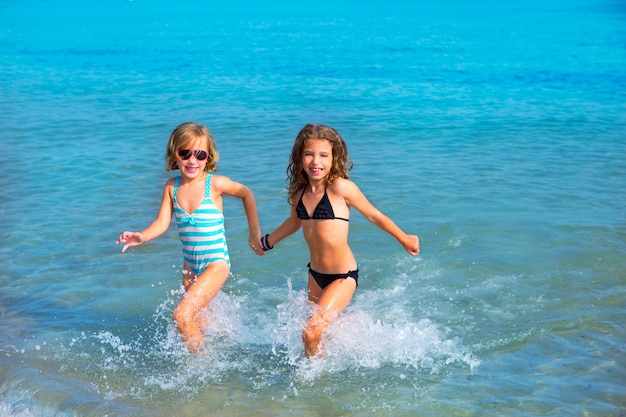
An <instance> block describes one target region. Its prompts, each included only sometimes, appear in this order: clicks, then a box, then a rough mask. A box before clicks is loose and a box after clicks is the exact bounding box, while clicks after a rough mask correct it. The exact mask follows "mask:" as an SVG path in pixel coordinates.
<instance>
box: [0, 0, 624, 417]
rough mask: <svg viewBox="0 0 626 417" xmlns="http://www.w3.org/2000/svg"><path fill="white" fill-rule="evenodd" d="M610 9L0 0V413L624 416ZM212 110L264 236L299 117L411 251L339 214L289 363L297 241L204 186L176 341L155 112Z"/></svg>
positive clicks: (619, 185) (227, 158)
mask: <svg viewBox="0 0 626 417" xmlns="http://www.w3.org/2000/svg"><path fill="white" fill-rule="evenodd" d="M625 12H626V9H625V8H624V6H622V5H621V3H620V2H617V1H601V2H592V1H585V0H576V1H574V2H568V3H567V4H565V3H563V2H559V1H556V0H554V1H552V0H551V1H542V2H534V1H531V2H525V3H523V4H513V3H511V4H509V3H506V2H505V3H502V2H482V3H480V4H471V5H470V4H469V3H465V2H460V1H452V0H448V1H445V2H443V3H439V4H438V5H427V4H423V3H422V2H403V1H392V2H384V3H383V2H366V3H362V2H359V3H356V2H345V3H342V4H334V3H324V2H322V3H316V4H315V5H312V4H308V3H305V4H299V5H298V6H297V7H296V5H294V4H291V3H287V2H278V3H273V4H272V6H267V5H263V6H261V5H257V4H256V3H253V2H244V1H235V2H231V3H228V5H215V4H213V3H212V2H195V1H187V2H182V3H180V2H179V3H176V5H173V4H169V3H168V2H160V1H155V2H146V1H139V0H135V1H127V2H122V1H115V2H96V3H90V4H89V6H87V5H86V4H83V3H82V2H73V1H69V0H65V1H60V2H54V3H46V2H39V1H35V0H27V1H23V2H17V1H8V2H4V3H3V4H2V5H0V85H1V86H2V90H3V92H2V94H0V122H1V123H2V126H3V127H4V129H2V132H0V150H1V151H2V152H0V162H2V163H3V165H4V166H5V170H4V171H3V173H1V174H0V184H2V190H3V192H2V194H1V196H0V201H1V204H0V222H1V225H2V229H3V234H2V236H3V237H2V245H1V246H0V265H1V266H0V271H1V273H0V280H1V281H0V282H1V285H0V317H1V318H2V320H1V321H0V323H1V324H0V326H1V327H0V415H8V416H44V415H45V416H51V415H55V416H104V415H109V416H113V415H115V416H118V415H119V416H122V415H129V416H131V415H132V416H143V415H145V416H171V415H177V416H237V415H249V414H251V413H254V414H255V415H267V416H270V415H272V416H288V415H299V416H365V415H380V416H404V415H407V416H408V415H411V416H413V415H419V416H440V415H449V416H474V415H480V416H485V415H487V416H491V415H493V416H500V415H517V416H535V415H543V416H545V415H554V416H557V415H558V416H562V415H572V416H578V415H594V416H595V415H598V416H605V415H606V416H618V415H623V414H624V412H625V409H626V395H624V394H623V382H624V380H626V366H625V365H626V363H625V360H624V355H623V351H624V340H625V336H626V332H625V331H624V325H623V324H624V317H625V315H624V313H625V310H626V308H625V306H626V303H625V281H624V275H625V271H626V262H625V261H624V259H625V257H624V254H625V253H626V244H625V242H626V216H625V212H624V207H625V206H626V193H625V192H624V189H626V187H625V185H626V163H625V162H624V161H625V159H624V155H626V93H625V91H626V90H624V89H623V85H626V70H625V68H626V65H625V63H626V48H625V45H626V43H625V40H626V26H624V21H625V17H626V14H625ZM187 120H195V121H200V122H203V123H205V124H207V125H208V126H209V127H210V128H211V129H212V131H213V133H214V135H215V137H216V139H217V143H218V149H219V151H220V154H221V160H220V163H219V165H218V167H219V172H220V173H222V174H224V175H227V176H229V177H231V178H233V179H235V180H238V181H241V182H243V183H244V184H246V185H248V186H249V187H250V188H251V189H252V190H253V191H254V192H255V195H256V198H257V203H258V206H259V210H260V215H261V221H262V224H263V228H264V230H265V231H267V232H269V231H271V230H273V229H274V228H275V227H277V226H278V225H279V224H280V222H281V221H282V220H283V219H284V218H285V217H286V216H287V214H288V206H287V204H286V201H285V185H286V184H285V168H286V164H287V160H288V156H289V151H290V148H291V144H292V141H293V139H294V138H295V136H296V134H297V132H298V130H299V129H300V128H301V127H302V125H303V124H304V123H307V122H319V123H326V124H329V125H332V126H334V127H336V128H337V129H338V130H339V132H340V133H341V134H342V135H343V137H344V138H345V139H346V141H347V143H348V145H349V150H350V155H351V157H352V159H353V160H354V163H355V167H354V169H353V171H352V172H351V178H352V179H353V180H354V181H355V182H356V183H357V184H358V185H359V186H360V187H361V189H362V190H363V191H364V192H365V193H366V195H367V196H368V197H369V198H370V200H371V201H372V202H373V203H374V204H375V205H376V206H377V207H378V208H380V209H381V210H382V211H384V212H385V213H386V214H388V215H389V216H390V217H391V218H392V219H394V220H395V221H396V222H397V223H398V224H399V225H400V226H401V227H402V228H403V229H405V230H406V231H407V232H411V233H417V234H418V235H419V236H420V239H421V242H422V253H421V254H420V255H419V256H417V257H414V258H411V257H410V256H408V255H407V254H406V253H405V252H404V250H403V249H402V248H401V247H400V246H399V245H398V244H397V243H396V242H395V241H394V240H393V239H392V238H391V237H390V236H387V235H386V234H384V232H382V231H380V230H378V229H377V228H376V227H375V226H373V225H371V224H369V223H367V221H365V220H364V219H363V218H362V217H361V216H360V215H359V214H358V213H356V212H353V213H352V216H351V235H350V242H351V245H352V247H353V250H354V252H355V254H356V256H357V259H358V261H359V268H360V270H361V274H360V280H359V288H358V289H357V292H356V293H355V296H354V298H353V300H352V302H351V304H350V306H349V307H348V309H347V310H346V311H345V312H344V313H343V314H342V315H341V316H340V318H339V319H338V320H337V321H336V322H335V323H334V324H333V325H332V326H331V328H330V329H329V331H328V338H327V340H326V342H325V345H326V350H327V355H326V356H325V358H323V359H322V360H319V361H315V362H310V361H308V360H305V359H303V352H302V343H301V339H300V332H301V329H302V325H303V323H304V321H305V320H306V317H307V314H308V310H307V305H306V301H305V299H306V281H305V277H306V264H307V262H308V259H307V254H306V253H307V250H306V246H305V244H304V242H303V240H302V237H301V235H300V234H299V233H298V234H297V235H295V236H293V237H291V238H289V239H288V240H286V241H284V242H281V244H280V245H277V247H276V248H275V249H274V250H273V251H272V252H270V253H269V254H268V255H267V256H266V257H264V258H258V257H256V256H255V255H254V254H252V253H251V252H250V251H249V249H248V247H247V230H246V227H247V225H246V222H245V216H244V214H243V210H242V208H241V205H240V204H239V203H238V202H237V201H227V202H226V207H225V213H226V222H227V225H226V228H227V236H228V241H229V247H230V252H231V258H232V262H233V268H232V277H231V278H230V279H229V281H228V282H227V284H226V285H225V287H224V289H223V291H222V292H221V293H220V294H219V296H218V297H217V298H216V299H215V300H214V302H213V303H212V304H211V307H210V310H209V311H208V312H207V314H208V319H209V323H210V325H209V326H208V327H207V328H206V329H205V332H206V346H205V350H204V351H203V353H202V354H201V355H199V356H192V355H189V354H188V353H187V352H186V351H185V350H184V349H183V347H182V345H181V342H180V340H179V338H178V335H177V333H176V330H175V328H174V326H173V324H172V320H171V312H172V309H173V307H174V306H175V305H176V303H177V302H178V299H179V298H180V296H181V290H180V272H181V271H180V269H181V263H182V260H181V253H180V250H181V249H180V243H179V241H178V238H177V235H176V231H175V228H172V229H171V230H170V231H169V232H168V233H167V234H166V235H164V236H162V237H161V238H160V239H158V240H156V241H153V242H150V243H149V244H147V245H145V246H143V247H141V248H133V249H131V250H130V251H129V252H127V253H124V254H122V253H121V252H120V248H119V247H116V246H115V244H114V242H115V240H116V239H117V236H118V235H119V233H120V232H121V231H123V230H137V229H142V228H143V227H145V226H146V225H147V224H149V223H150V222H151V221H152V219H153V218H154V216H155V215H156V212H157V209H158V204H159V202H160V196H161V192H162V187H163V184H164V182H165V181H166V180H167V178H169V177H170V176H171V175H173V173H167V172H165V170H164V162H163V154H164V151H165V143H166V141H167V137H168V135H169V133H170V132H171V130H172V129H173V128H174V127H175V126H176V125H177V124H179V123H181V122H183V121H187Z"/></svg>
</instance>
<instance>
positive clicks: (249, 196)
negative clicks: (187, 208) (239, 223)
mask: <svg viewBox="0 0 626 417" xmlns="http://www.w3.org/2000/svg"><path fill="white" fill-rule="evenodd" d="M215 179H217V181H214V184H215V187H216V189H217V190H218V191H219V192H220V193H222V194H226V195H230V196H233V197H237V198H239V199H241V202H242V203H243V209H244V211H245V212H246V217H247V219H248V230H249V231H250V236H249V238H248V244H249V245H250V248H252V250H253V251H254V252H255V253H256V254H257V255H264V254H265V252H263V250H262V249H260V248H259V246H258V245H257V242H258V241H260V240H261V225H260V222H259V214H258V212H257V208H256V200H255V198H254V193H253V192H252V190H251V189H249V188H248V187H246V186H245V185H243V184H240V183H238V182H237V181H233V180H231V179H230V178H228V177H224V176H219V177H217V176H216V177H214V180H215Z"/></svg>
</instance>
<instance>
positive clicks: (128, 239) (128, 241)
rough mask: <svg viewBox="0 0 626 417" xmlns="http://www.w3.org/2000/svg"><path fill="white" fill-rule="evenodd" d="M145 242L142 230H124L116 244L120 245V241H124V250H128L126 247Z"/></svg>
mask: <svg viewBox="0 0 626 417" xmlns="http://www.w3.org/2000/svg"><path fill="white" fill-rule="evenodd" d="M143 242H145V239H144V237H143V235H142V234H141V233H140V232H124V233H122V234H121V235H120V238H119V239H118V240H117V242H115V244H116V245H119V244H120V243H124V247H123V248H122V252H126V249H128V248H130V247H131V246H137V245H141V244H142V243H143Z"/></svg>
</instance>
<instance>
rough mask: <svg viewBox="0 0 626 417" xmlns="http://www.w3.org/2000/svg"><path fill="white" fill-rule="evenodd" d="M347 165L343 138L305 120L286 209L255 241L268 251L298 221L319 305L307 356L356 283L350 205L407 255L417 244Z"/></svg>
mask: <svg viewBox="0 0 626 417" xmlns="http://www.w3.org/2000/svg"><path fill="white" fill-rule="evenodd" d="M351 168H352V161H351V160H350V158H348V149H347V146H346V143H345V142H344V140H343V139H342V138H341V136H339V134H338V133H337V131H336V130H335V129H333V128H331V127H328V126H324V125H315V124H307V125H306V126H304V128H302V130H301V131H300V133H299V134H298V136H297V137H296V141H295V143H294V145H293V149H292V151H291V158H290V161H289V166H288V168H287V174H288V178H289V188H288V190H289V192H288V197H287V201H288V202H289V204H290V205H291V215H290V216H289V217H288V218H287V220H285V221H284V222H283V224H281V225H280V226H279V227H278V229H276V230H275V231H274V232H273V233H271V234H266V235H265V236H263V238H261V241H260V242H258V243H259V244H260V246H261V247H262V248H263V250H264V251H268V250H270V249H272V248H273V245H275V244H277V243H278V242H280V241H281V240H283V239H284V238H286V237H287V236H289V235H291V234H293V233H294V232H296V231H297V230H298V229H300V227H302V231H303V234H304V239H305V240H306V243H307V245H308V246H309V252H310V262H309V265H308V267H309V285H308V289H309V300H310V301H312V302H313V303H315V304H317V305H318V306H319V308H315V309H314V310H313V312H312V313H311V316H310V317H309V319H308V321H307V323H306V327H305V329H304V331H303V334H302V339H303V341H304V352H305V354H306V356H308V357H314V356H321V355H322V354H323V351H324V349H323V346H321V343H320V342H321V339H322V333H323V332H324V329H325V328H326V327H328V325H329V324H330V322H331V321H332V320H333V319H334V318H335V317H336V316H337V314H339V313H340V312H341V311H343V310H344V309H345V308H346V306H347V305H348V303H349V302H350V300H351V299H352V295H353V294H354V291H355V289H356V287H357V284H358V278H359V275H358V272H359V270H358V268H357V263H356V259H355V258H354V255H353V254H352V251H351V250H350V246H349V245H348V225H349V218H350V207H354V208H355V209H357V210H358V211H359V212H360V213H361V214H362V215H363V216H364V217H365V218H366V219H367V220H369V221H370V222H371V223H373V224H375V225H376V226H378V227H380V228H381V229H382V230H384V231H386V232H387V233H389V234H391V235H392V236H393V237H395V238H396V239H397V240H398V242H400V244H401V245H402V246H403V247H404V248H405V249H406V251H407V252H408V253H410V254H411V255H417V254H418V253H419V250H420V247H419V239H418V237H417V236H415V235H407V234H406V233H405V232H403V231H402V230H401V229H400V228H399V227H398V226H397V225H396V224H395V223H394V222H393V221H392V220H391V219H389V218H388V217H387V216H385V215H384V214H383V213H381V212H380V211H379V210H378V209H376V207H374V206H373V205H372V204H371V203H370V202H369V201H368V200H367V198H366V197H365V195H363V193H362V192H361V190H360V189H359V188H358V187H357V185H356V184H355V183H354V182H352V181H350V180H349V177H348V171H349V170H350V169H351ZM296 199H298V202H297V203H296V204H294V203H295V200H296ZM311 209H313V210H311ZM309 213H310V214H309Z"/></svg>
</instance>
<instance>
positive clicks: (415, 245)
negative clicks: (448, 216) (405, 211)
mask: <svg viewBox="0 0 626 417" xmlns="http://www.w3.org/2000/svg"><path fill="white" fill-rule="evenodd" d="M338 190H339V192H340V193H341V194H342V195H343V196H344V198H345V200H346V203H347V204H348V205H349V206H351V207H354V208H355V209H357V210H358V211H359V213H361V214H362V215H363V217H365V218H366V219H367V220H368V221H369V222H370V223H372V224H374V225H376V226H378V227H379V228H380V229H382V230H384V231H385V232H387V233H389V234H390V235H391V236H393V237H394V238H395V239H396V240H397V241H398V242H399V243H400V244H401V245H402V247H404V249H405V250H406V251H407V252H408V253H409V254H411V255H413V256H414V255H417V254H418V253H419V251H420V243H419V238H418V237H417V236H416V235H408V234H406V233H405V232H404V231H403V230H402V229H400V227H398V225H396V224H395V223H394V222H393V221H392V220H391V219H390V218H389V217H387V216H386V215H385V214H383V213H382V212H381V211H380V210H378V209H377V208H376V207H374V205H373V204H372V203H370V202H369V200H368V199H367V197H365V195H364V194H363V192H361V190H360V189H359V187H357V185H356V184H355V183H354V182H352V181H350V180H344V181H341V184H338Z"/></svg>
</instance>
